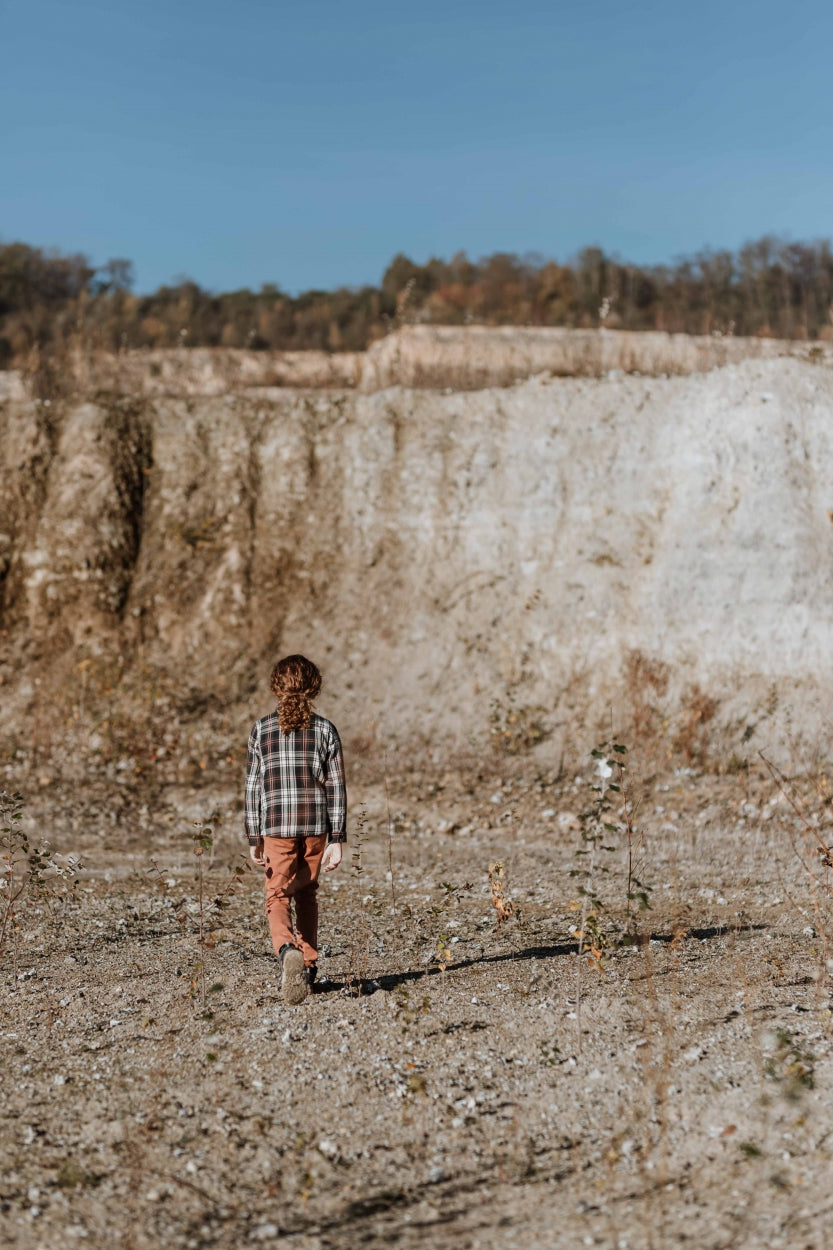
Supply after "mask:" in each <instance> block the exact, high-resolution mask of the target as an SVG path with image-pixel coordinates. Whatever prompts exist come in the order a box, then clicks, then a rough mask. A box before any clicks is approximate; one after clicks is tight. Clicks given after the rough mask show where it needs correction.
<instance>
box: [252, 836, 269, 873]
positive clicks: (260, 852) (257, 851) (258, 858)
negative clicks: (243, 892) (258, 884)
mask: <svg viewBox="0 0 833 1250" xmlns="http://www.w3.org/2000/svg"><path fill="white" fill-rule="evenodd" d="M249 854H250V855H251V857H252V863H253V864H257V866H258V868H263V867H264V866H265V864H266V848H265V846H264V845H263V838H261V839H260V841H259V842H255V843H254V844H251V843H250V844H249Z"/></svg>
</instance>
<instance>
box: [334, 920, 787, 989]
mask: <svg viewBox="0 0 833 1250" xmlns="http://www.w3.org/2000/svg"><path fill="white" fill-rule="evenodd" d="M766 927H767V926H766V925H765V924H746V925H732V926H717V925H710V926H709V927H708V928H704V929H689V930H688V932H687V933H686V935H685V939H684V940H689V939H691V938H696V939H697V940H698V941H700V942H708V941H711V940H713V939H714V938H719V937H727V936H730V935H737V934H742V933H748V934H751V933H755V932H757V931H758V930H760V929H765V928H766ZM675 940H679V939H678V935H676V934H673V933H651V934H647V935H645V936H644V938H643V939H642V941H641V942H640V943H639V946H641V947H644V946H647V945H648V943H649V942H659V943H661V944H662V945H663V946H670V945H671V943H672V942H674V941H675ZM577 954H578V943H577V942H558V943H556V944H555V945H552V946H527V947H526V948H525V949H523V950H519V951H504V952H503V953H502V954H500V955H478V956H475V957H473V958H471V959H460V960H458V961H457V962H456V963H453V964H446V966H445V971H446V972H447V973H448V972H462V971H463V970H464V969H466V968H474V967H477V966H479V965H481V964H498V963H515V962H518V963H520V962H522V961H525V960H530V959H557V958H559V957H560V956H563V955H577ZM441 972H442V969H441V968H440V967H438V966H437V965H436V964H434V965H430V964H429V965H428V966H427V967H424V968H409V969H408V970H407V971H405V972H397V973H388V974H382V975H380V976H377V977H375V978H373V979H370V980H367V981H365V982H363V985H362V993H361V997H362V998H367V997H370V995H372V994H375V993H376V991H377V990H385V991H388V992H390V990H395V989H396V988H397V986H399V985H409V984H413V983H414V982H418V981H422V980H424V979H425V978H426V977H435V976H438V975H440V973H441ZM346 990H347V982H346V981H344V980H338V981H327V982H325V983H324V984H323V985H321V986H319V987H317V988H316V993H317V994H333V993H342V992H344V991H346ZM357 997H358V995H357Z"/></svg>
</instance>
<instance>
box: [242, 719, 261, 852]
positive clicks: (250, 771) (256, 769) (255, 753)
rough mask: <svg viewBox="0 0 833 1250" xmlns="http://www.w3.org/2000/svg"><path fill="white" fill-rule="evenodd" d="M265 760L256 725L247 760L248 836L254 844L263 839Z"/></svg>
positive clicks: (251, 737) (252, 733) (258, 728)
mask: <svg viewBox="0 0 833 1250" xmlns="http://www.w3.org/2000/svg"><path fill="white" fill-rule="evenodd" d="M262 768H263V761H262V759H261V754H260V726H259V725H255V726H254V727H253V728H252V732H251V733H250V734H249V750H248V756H247V760H246V837H247V838H248V840H249V842H250V844H252V845H254V844H255V843H256V842H259V841H260V839H261V836H262V834H261V829H262V828H263V824H262V820H261V810H260V809H261V802H262V799H261V794H262V786H261V783H260V776H261V771H262Z"/></svg>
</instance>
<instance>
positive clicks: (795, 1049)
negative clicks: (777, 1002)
mask: <svg viewBox="0 0 833 1250" xmlns="http://www.w3.org/2000/svg"><path fill="white" fill-rule="evenodd" d="M764 1051H765V1053H764V1076H765V1077H766V1078H767V1080H769V1081H775V1082H776V1083H777V1084H778V1086H779V1087H780V1089H781V1092H782V1093H783V1095H784V1097H785V1098H788V1099H789V1100H790V1101H791V1102H796V1101H797V1100H798V1099H799V1098H800V1097H801V1095H802V1094H803V1093H804V1091H805V1090H807V1089H812V1088H813V1085H814V1080H813V1072H814V1064H815V1056H814V1055H813V1054H811V1052H810V1051H809V1050H806V1049H805V1048H804V1046H803V1045H802V1043H801V1040H800V1039H799V1038H796V1037H794V1036H793V1034H792V1033H791V1032H790V1030H789V1029H785V1028H777V1029H776V1030H775V1033H774V1034H773V1035H772V1037H771V1038H768V1039H766V1041H765V1044H764Z"/></svg>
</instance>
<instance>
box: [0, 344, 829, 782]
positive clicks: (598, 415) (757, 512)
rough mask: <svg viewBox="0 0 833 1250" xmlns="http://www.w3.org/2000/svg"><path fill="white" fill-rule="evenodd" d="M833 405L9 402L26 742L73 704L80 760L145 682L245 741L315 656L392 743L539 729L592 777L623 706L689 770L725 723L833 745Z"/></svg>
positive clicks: (360, 399)
mask: <svg viewBox="0 0 833 1250" xmlns="http://www.w3.org/2000/svg"><path fill="white" fill-rule="evenodd" d="M831 418H833V372H831V371H830V370H829V369H827V368H825V367H823V366H818V365H813V364H809V363H805V362H801V361H797V360H773V361H747V362H745V363H741V364H737V365H731V366H729V367H726V368H724V369H721V370H717V371H714V372H712V373H709V374H706V375H700V376H691V377H683V378H670V379H656V378H655V379H647V378H620V379H615V380H607V379H605V380H598V379H593V380H589V379H555V380H542V379H533V380H529V381H525V382H523V383H521V384H518V385H515V386H513V387H510V388H507V389H487V390H480V391H469V392H461V393H451V394H442V393H437V392H432V391H426V390H414V389H406V388H401V387H394V388H389V389H383V390H379V391H376V392H374V393H370V394H364V393H361V392H359V391H356V390H352V391H346V390H343V391H335V390H330V391H309V390H308V391H303V390H294V389H287V388H282V389H279V388H273V389H268V388H262V389H260V390H258V391H257V393H256V394H255V393H251V392H242V393H236V394H227V395H216V396H202V397H198V398H195V397H191V398H188V397H179V398H177V397H172V396H157V397H153V396H143V397H141V398H139V399H128V398H125V397H123V396H119V395H116V394H113V393H110V394H105V393H99V394H98V395H97V396H96V397H95V398H94V399H89V400H84V401H72V402H67V403H66V404H64V405H63V406H61V405H59V404H57V403H53V404H51V405H47V404H45V403H43V402H40V403H37V402H34V401H31V400H27V399H21V398H18V399H16V400H9V401H7V402H6V403H5V404H3V405H2V406H0V422H2V425H1V426H0V437H2V486H1V487H0V489H1V490H2V494H1V495H0V532H2V537H0V576H2V596H3V599H2V604H3V622H2V628H3V631H4V634H3V665H2V670H0V672H1V673H2V679H3V686H2V690H3V694H4V704H5V709H6V711H5V722H6V723H5V727H4V728H5V731H6V733H7V735H8V734H9V733H11V732H13V731H16V732H18V733H19V732H20V730H21V728H22V727H23V726H24V725H25V724H27V723H28V721H29V720H31V718H33V717H34V718H38V717H39V718H40V719H41V721H43V719H44V718H45V717H46V718H48V717H49V714H50V712H49V709H50V708H51V707H59V708H60V709H61V712H60V716H61V718H63V720H66V721H67V723H68V724H69V728H70V729H72V728H73V724H70V722H74V724H75V726H76V728H77V730H78V732H79V733H80V734H82V737H81V738H79V741H80V742H82V743H83V733H86V732H89V731H90V725H91V724H92V722H91V721H89V718H90V717H91V716H92V715H93V708H94V706H95V716H96V717H97V718H98V721H101V719H102V717H104V718H105V719H106V721H107V723H112V721H113V719H114V715H115V713H113V712H112V710H111V713H110V714H109V715H108V714H107V712H106V708H107V703H108V700H109V703H110V705H111V709H112V707H115V706H117V704H118V700H119V698H120V697H121V695H120V693H119V692H120V691H125V692H126V691H128V690H129V689H132V690H133V691H134V694H135V691H136V690H137V689H138V687H139V685H140V684H141V682H140V681H139V676H141V681H142V682H144V683H145V684H144V686H143V687H142V688H143V689H144V690H145V694H144V695H143V697H145V698H147V699H149V700H150V701H151V702H153V701H154V700H156V701H157V702H158V703H159V705H160V707H162V708H167V709H168V714H169V715H171V716H174V715H176V714H178V712H179V713H183V709H184V713H183V714H187V715H191V716H192V717H195V718H198V717H199V716H200V715H201V709H202V708H204V707H205V706H207V705H209V704H211V702H212V701H214V704H215V705H216V706H222V707H224V708H225V709H226V712H227V716H226V722H225V723H227V725H228V729H229V733H230V734H231V735H232V736H233V735H234V734H238V735H239V731H240V726H241V724H242V725H243V726H244V729H245V724H246V722H247V721H248V719H249V718H250V717H251V716H254V715H259V714H262V712H263V711H264V710H267V709H268V706H269V697H268V694H267V691H266V682H265V678H266V675H267V672H268V667H269V665H270V663H271V662H272V660H273V659H274V658H275V657H276V656H277V655H278V654H279V653H285V652H289V651H295V650H302V651H304V652H306V653H308V654H310V655H311V656H313V657H314V658H316V659H317V660H318V661H319V662H320V663H321V665H322V667H323V668H324V670H325V672H326V676H327V679H328V689H327V691H326V696H325V697H324V698H322V709H323V710H325V711H328V712H330V713H331V714H333V715H334V716H336V717H337V718H338V719H339V720H340V721H341V722H342V723H343V724H344V725H345V726H347V736H348V737H349V738H350V739H351V740H352V741H353V742H359V741H361V742H363V743H364V744H365V748H366V750H367V751H369V752H374V751H375V752H378V751H381V750H382V749H383V745H382V744H383V743H385V742H387V741H388V740H389V739H390V740H391V741H392V742H394V743H396V744H398V745H400V746H411V745H414V746H417V747H418V748H419V749H420V750H422V749H423V748H426V747H427V749H428V750H429V751H432V750H435V749H437V748H439V747H440V746H443V747H444V746H445V744H453V745H454V747H455V749H462V750H465V749H472V750H475V751H478V750H481V749H482V747H483V744H484V743H486V742H487V741H488V740H489V738H490V735H493V731H495V730H497V731H498V733H499V735H506V736H505V737H504V741H506V742H507V743H508V744H509V746H510V747H512V746H516V745H517V746H521V745H522V744H523V743H524V742H532V741H534V740H535V738H536V735H537V734H538V733H539V732H541V731H544V732H547V733H548V735H549V736H548V737H547V738H546V739H545V740H544V742H543V744H542V745H541V746H540V747H539V748H538V749H539V750H540V751H541V752H549V753H551V754H553V755H554V756H557V755H560V753H561V752H562V751H564V750H565V749H566V751H567V754H568V757H569V755H570V752H571V751H573V750H575V752H576V757H577V758H578V757H579V756H580V754H581V752H583V751H584V749H585V748H586V746H587V743H588V741H590V740H592V738H593V736H594V734H595V733H596V731H597V727H598V725H599V724H600V723H605V722H606V721H607V720H608V719H609V715H610V710H611V709H612V712H613V716H614V719H615V720H616V721H617V723H620V724H621V723H625V722H627V723H630V724H631V725H632V726H633V725H634V724H635V726H636V731H637V732H639V733H640V734H643V735H654V736H656V735H660V736H661V735H662V734H663V733H664V734H665V735H666V737H667V738H668V739H670V738H672V737H673V736H674V735H675V734H676V735H677V737H678V744H679V745H680V746H681V749H683V750H684V751H686V752H688V753H689V755H696V753H697V751H699V750H700V749H701V746H702V739H703V735H705V734H706V733H707V732H711V731H712V729H716V728H718V727H719V728H720V730H721V732H722V733H723V735H724V740H725V742H727V743H729V744H730V745H731V744H732V743H735V744H739V743H740V742H741V740H742V738H743V735H744V733H745V735H746V742H747V744H748V746H749V749H752V748H753V747H754V746H755V745H757V744H759V743H764V742H766V743H770V742H775V741H776V740H778V739H779V736H780V738H783V737H784V735H785V734H786V735H792V738H793V740H794V741H798V740H799V739H800V740H801V741H802V743H803V744H804V745H807V744H813V746H814V747H815V748H817V749H819V750H821V751H823V752H826V751H828V750H829V748H830V746H831V742H830V731H829V728H828V722H827V715H826V713H827V707H828V702H829V693H830V690H831V678H833V577H831V558H833V525H831V521H830V509H831V508H833V445H831V444H833V420H831ZM93 674H98V676H97V677H96V681H95V683H94V682H93V677H92V675H93ZM101 674H104V676H102V675H101ZM88 679H89V682H90V685H89V694H88V696H87V701H86V703H85V701H84V699H83V698H79V690H81V691H82V692H83V690H85V689H87V684H86V683H87V682H88ZM131 682H132V683H133V684H132V686H131ZM148 690H149V691H150V693H147V691H148ZM108 692H109V693H108ZM131 697H132V696H131ZM125 698H127V694H125ZM88 722H89V723H88ZM686 734H688V737H687V738H686V736H685V735H686ZM727 749H728V747H727Z"/></svg>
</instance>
